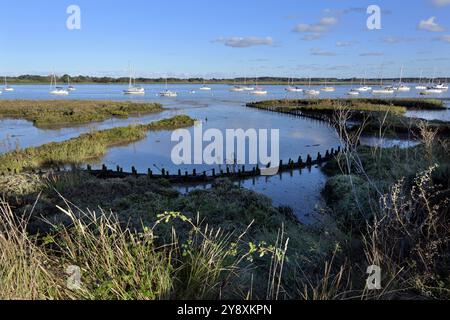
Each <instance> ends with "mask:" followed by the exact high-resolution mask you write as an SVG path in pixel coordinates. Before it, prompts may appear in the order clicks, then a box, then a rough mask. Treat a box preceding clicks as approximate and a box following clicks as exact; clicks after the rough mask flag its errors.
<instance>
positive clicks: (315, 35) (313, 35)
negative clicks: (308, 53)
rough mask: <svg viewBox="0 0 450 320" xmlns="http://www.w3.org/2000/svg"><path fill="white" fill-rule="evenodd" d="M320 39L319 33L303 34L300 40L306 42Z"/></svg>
mask: <svg viewBox="0 0 450 320" xmlns="http://www.w3.org/2000/svg"><path fill="white" fill-rule="evenodd" d="M320 38H322V34H321V33H308V34H305V35H304V36H303V38H302V39H303V40H306V41H311V40H318V39H320Z"/></svg>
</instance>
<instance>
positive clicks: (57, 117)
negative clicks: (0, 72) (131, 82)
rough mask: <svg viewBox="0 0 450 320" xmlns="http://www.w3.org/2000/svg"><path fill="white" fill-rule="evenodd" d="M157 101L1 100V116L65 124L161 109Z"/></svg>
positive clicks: (35, 121) (40, 123) (50, 123)
mask: <svg viewBox="0 0 450 320" xmlns="http://www.w3.org/2000/svg"><path fill="white" fill-rule="evenodd" d="M162 110H163V108H162V106H161V105H160V104H158V103H135V102H125V101H123V102H122V101H96V100H1V101H0V117H9V118H18V119H26V120H29V121H33V123H34V125H35V126H37V127H49V126H64V125H68V124H70V125H72V124H80V123H89V122H93V121H102V120H106V119H109V118H112V117H122V118H123V117H125V118H126V117H129V116H130V115H138V114H145V113H151V112H159V111H162Z"/></svg>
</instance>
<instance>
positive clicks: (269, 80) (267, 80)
mask: <svg viewBox="0 0 450 320" xmlns="http://www.w3.org/2000/svg"><path fill="white" fill-rule="evenodd" d="M68 78H69V75H67V74H64V75H62V76H57V81H58V82H59V83H65V82H67V80H68ZM6 79H7V81H8V83H23V84H27V83H29V84H31V83H49V82H50V76H42V75H29V74H26V75H21V76H17V77H6ZM352 80H353V81H354V82H355V83H358V82H360V81H361V80H362V79H361V78H353V79H352V78H340V79H338V78H320V77H315V78H311V82H312V83H316V84H317V83H320V82H327V83H336V84H338V83H347V82H351V81H352ZM383 80H384V81H386V82H389V81H391V82H393V81H398V78H384V79H383ZM128 81H129V78H128V77H116V78H115V77H91V76H83V75H78V76H70V82H71V83H107V84H108V83H110V84H121V83H127V82H128ZM289 81H292V82H294V83H308V82H309V78H290V80H289ZM379 81H380V79H379V78H370V79H366V82H368V83H376V82H379ZM402 81H403V82H418V81H419V78H417V77H415V78H403V80H402ZM422 81H423V82H426V81H428V80H425V79H422ZM434 81H435V82H447V78H437V79H435V80H434ZM136 82H137V83H165V82H166V78H142V77H139V78H136ZM167 82H169V83H193V84H195V83H203V82H208V83H227V84H242V83H244V82H247V83H256V82H258V83H259V84H282V83H288V78H287V77H257V78H244V77H238V78H229V79H219V78H212V79H203V78H185V79H182V78H174V77H171V78H167Z"/></svg>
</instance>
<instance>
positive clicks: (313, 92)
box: [303, 90, 320, 96]
mask: <svg viewBox="0 0 450 320" xmlns="http://www.w3.org/2000/svg"><path fill="white" fill-rule="evenodd" d="M303 93H304V94H305V95H307V96H318V95H319V94H320V91H319V90H304V91H303Z"/></svg>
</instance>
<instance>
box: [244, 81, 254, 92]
mask: <svg viewBox="0 0 450 320" xmlns="http://www.w3.org/2000/svg"><path fill="white" fill-rule="evenodd" d="M243 88H244V91H253V90H255V88H254V87H251V86H247V78H244V86H243Z"/></svg>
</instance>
